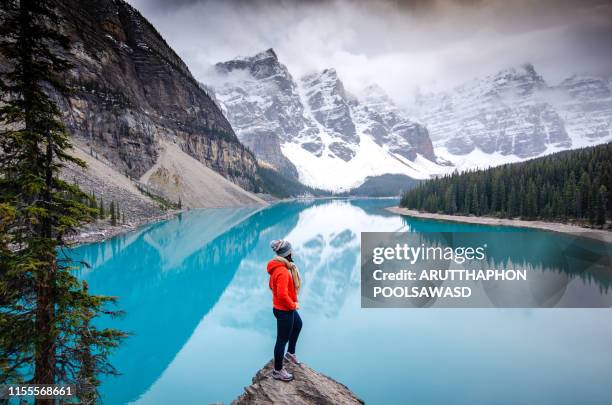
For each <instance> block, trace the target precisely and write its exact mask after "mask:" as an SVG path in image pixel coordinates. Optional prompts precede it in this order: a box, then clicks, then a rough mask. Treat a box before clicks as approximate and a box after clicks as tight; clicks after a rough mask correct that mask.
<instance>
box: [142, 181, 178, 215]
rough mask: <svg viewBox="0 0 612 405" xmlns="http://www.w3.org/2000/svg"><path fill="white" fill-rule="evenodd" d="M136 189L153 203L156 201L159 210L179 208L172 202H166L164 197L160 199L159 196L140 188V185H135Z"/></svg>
mask: <svg viewBox="0 0 612 405" xmlns="http://www.w3.org/2000/svg"><path fill="white" fill-rule="evenodd" d="M136 188H137V189H138V190H139V191H140V192H141V193H142V194H144V195H146V196H147V197H149V198H150V199H152V200H153V201H156V202H157V203H158V204H159V208H161V209H162V210H168V209H178V208H179V206H178V204H176V203H174V202H173V201H170V200H168V199H167V198H165V197H162V196H161V195H158V194H155V193H153V192H152V191H150V190H148V189H146V188H145V187H143V186H140V185H138V184H136ZM181 204H182V203H181Z"/></svg>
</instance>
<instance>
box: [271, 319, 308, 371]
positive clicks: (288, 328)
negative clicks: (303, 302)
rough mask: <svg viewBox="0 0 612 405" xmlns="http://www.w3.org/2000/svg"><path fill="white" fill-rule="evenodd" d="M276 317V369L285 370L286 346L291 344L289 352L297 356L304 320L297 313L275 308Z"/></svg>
mask: <svg viewBox="0 0 612 405" xmlns="http://www.w3.org/2000/svg"><path fill="white" fill-rule="evenodd" d="M272 310H273V312H274V317H276V344H275V345H274V369H275V370H280V369H282V368H283V357H284V356H285V345H286V344H287V342H289V347H288V349H287V351H288V352H289V353H292V354H295V344H296V343H297V340H298V337H299V336H300V331H301V330H302V318H300V314H298V312H297V311H281V310H279V309H276V308H273V309H272Z"/></svg>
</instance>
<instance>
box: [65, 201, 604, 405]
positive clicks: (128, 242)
mask: <svg viewBox="0 0 612 405" xmlns="http://www.w3.org/2000/svg"><path fill="white" fill-rule="evenodd" d="M394 203H396V201H393V200H351V201H347V200H328V201H317V202H311V203H303V202H293V203H282V204H278V205H275V206H273V207H270V208H267V209H263V210H257V209H255V208H243V209H211V210H195V211H191V212H188V213H184V214H182V215H180V217H179V218H177V219H175V220H171V221H167V222H164V223H159V224H155V225H153V226H150V227H148V228H145V229H142V230H139V231H136V232H133V233H130V234H127V235H123V236H120V237H118V238H114V239H112V240H109V241H106V242H102V243H96V244H90V245H85V246H81V247H78V248H76V249H74V250H73V252H72V255H73V257H74V258H77V259H81V260H86V261H88V262H89V263H90V264H91V266H92V267H91V268H90V269H86V270H83V271H82V276H83V277H84V278H85V279H86V280H87V281H88V282H89V285H90V289H91V290H92V292H94V293H101V294H107V295H113V296H117V297H118V298H119V307H120V309H122V310H124V311H126V315H125V316H124V317H123V318H122V319H119V320H106V321H104V322H103V323H104V324H105V325H110V326H113V327H118V328H120V329H123V330H126V331H130V332H132V334H133V335H132V336H131V337H130V338H129V339H128V340H127V341H126V342H125V343H124V344H123V345H122V346H121V348H120V349H119V350H117V351H116V352H115V354H114V355H113V356H112V359H111V360H112V362H113V364H114V365H115V366H116V367H117V368H118V370H119V371H120V372H121V373H122V375H121V376H119V377H109V378H105V379H104V382H103V385H102V388H101V389H102V392H103V397H104V401H105V403H107V404H123V403H128V402H136V403H142V404H168V403H180V404H207V403H211V402H216V401H223V402H225V403H229V402H231V400H232V399H233V398H235V397H236V396H237V395H238V394H240V393H241V391H242V389H243V387H244V386H245V385H248V384H249V383H250V380H251V377H252V376H253V374H254V372H255V371H256V370H258V369H259V368H260V367H262V366H263V365H264V364H265V363H266V362H267V361H268V360H269V359H270V358H271V355H272V347H273V344H274V338H275V320H274V318H273V316H272V311H271V296H270V292H269V289H268V275H267V273H266V271H265V265H266V262H267V261H268V260H269V259H270V258H271V251H270V248H269V241H270V240H272V239H278V238H286V239H288V240H290V241H291V242H292V243H293V245H294V251H295V254H294V256H295V259H296V262H297V264H298V266H299V267H300V269H301V271H302V275H303V279H304V287H303V290H302V292H301V295H300V303H301V310H300V314H301V316H302V319H303V321H304V329H303V331H302V335H301V337H300V341H299V343H298V355H299V356H300V357H301V359H302V360H303V361H305V362H306V363H308V364H309V365H310V366H312V367H314V368H316V369H317V370H319V371H321V372H323V373H326V374H328V375H330V376H332V377H333V378H335V379H337V380H338V381H341V382H343V383H344V384H346V385H347V386H348V387H349V388H351V389H352V390H353V391H354V392H355V393H356V394H357V395H358V396H360V397H361V398H362V399H364V400H365V401H366V403H369V404H404V403H414V404H450V403H452V404H476V403H482V404H493V403H494V404H610V403H612V394H611V392H612V391H611V390H610V383H611V382H612V322H611V319H612V310H611V309H529V310H525V309H521V310H515V309H435V308H430V309H362V308H361V307H360V284H359V283H360V282H359V280H360V271H359V234H360V232H362V231H398V230H410V231H415V232H432V231H436V232H442V231H482V230H487V231H499V232H507V231H517V230H516V229H509V228H503V227H487V226H479V225H467V224H457V223H445V222H439V221H428V220H414V219H405V218H401V217H399V216H395V215H391V214H389V213H387V212H386V211H385V210H383V207H385V206H389V205H393V204H394ZM530 232H533V234H534V235H536V234H537V232H536V231H530ZM550 235H552V234H550ZM539 236H540V237H541V235H539ZM500 237H501V235H500ZM550 237H551V238H563V236H561V235H556V234H554V236H550ZM508 254H509V255H510V254H511V255H512V256H513V259H514V260H516V259H517V256H518V258H521V255H523V253H522V250H521V249H517V248H515V247H512V246H508ZM522 260H525V261H529V260H536V259H534V257H533V255H527V254H525V255H524V257H522ZM534 265H535V264H534ZM538 265H542V263H538ZM544 265H545V266H546V264H544ZM553 270H555V271H556V272H558V273H559V274H562V273H564V272H568V271H569V272H570V273H571V269H567V268H565V269H564V268H559V269H553ZM567 277H570V278H571V279H572V280H573V282H575V283H578V284H580V285H581V286H582V287H585V288H586V287H589V288H590V287H592V288H593V291H595V292H594V294H600V295H601V296H602V297H609V295H610V292H609V290H610V285H611V277H610V274H596V275H592V276H589V277H585V276H584V275H576V274H569V275H568V276H567Z"/></svg>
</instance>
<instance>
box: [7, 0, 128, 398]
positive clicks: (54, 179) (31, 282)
mask: <svg viewBox="0 0 612 405" xmlns="http://www.w3.org/2000/svg"><path fill="white" fill-rule="evenodd" d="M0 20H1V25H0V55H1V58H2V59H3V63H4V64H5V66H6V68H5V69H2V71H1V72H0V88H1V90H2V91H1V94H2V96H1V97H2V100H1V101H2V102H1V103H0V128H1V129H0V131H1V132H0V216H2V222H1V225H0V255H2V260H1V261H0V267H2V272H1V273H0V305H1V306H2V310H0V367H1V368H2V370H1V372H0V383H11V382H26V378H28V375H30V373H31V379H28V380H27V382H31V383H34V384H55V383H70V382H75V381H76V380H77V379H78V377H77V376H76V372H75V370H78V369H79V368H80V367H81V364H80V362H79V358H78V357H77V356H74V355H72V353H73V349H74V347H75V345H76V344H77V341H78V334H77V333H76V330H77V328H78V327H83V324H82V317H81V314H83V313H84V312H88V313H90V314H92V316H97V315H98V314H99V313H100V311H101V310H102V307H103V306H105V305H106V304H108V303H109V302H110V301H112V299H111V298H108V297H102V296H94V295H90V294H88V293H86V292H83V290H82V288H81V283H80V281H79V279H77V278H76V277H75V276H74V275H73V274H72V269H73V266H74V264H73V263H72V261H71V260H70V259H69V258H68V257H66V255H65V254H63V253H62V254H60V253H59V252H60V248H61V247H62V246H63V245H64V242H63V237H64V235H66V234H67V233H68V232H71V231H72V230H74V229H75V227H77V226H78V225H79V224H80V223H82V222H84V221H87V220H90V219H91V216H92V214H93V212H92V210H90V209H89V208H88V207H87V206H86V205H84V204H82V203H80V202H79V201H78V199H74V198H70V197H71V196H79V197H85V194H84V193H83V192H82V191H81V190H79V189H78V187H77V186H75V185H72V184H69V183H68V182H66V181H63V180H62V179H61V178H60V176H59V173H60V170H61V169H62V167H63V166H64V165H65V164H67V163H72V164H74V165H76V166H81V167H84V165H85V163H84V162H83V161H81V160H79V159H77V158H75V157H73V156H71V155H69V154H68V150H69V147H70V142H69V138H68V134H67V133H66V130H65V127H64V125H63V123H62V122H61V121H60V119H59V117H60V112H59V109H58V107H57V105H56V104H55V102H54V101H53V100H52V99H51V98H50V97H49V95H48V93H47V91H48V90H49V89H50V88H53V89H55V91H57V92H59V93H66V92H67V91H68V89H67V88H66V87H65V84H64V80H63V78H62V76H61V74H62V72H64V71H65V70H66V69H68V67H69V64H68V63H67V62H66V61H65V60H64V59H62V58H61V57H60V56H58V54H57V52H58V50H59V49H62V48H63V49H66V48H67V46H68V40H67V38H66V37H64V36H63V35H62V34H61V33H60V32H59V31H58V30H57V28H56V27H57V26H58V24H59V18H58V16H57V15H56V14H55V11H54V9H53V8H52V6H51V5H50V2H46V1H35V0H5V1H3V10H2V13H0ZM9 245H10V246H11V249H8V248H7V246H9ZM86 329H87V333H88V334H89V336H90V337H91V339H92V340H91V342H92V347H95V350H96V358H95V363H94V371H95V372H99V371H107V372H112V371H113V369H112V367H111V366H110V365H109V364H108V363H107V361H106V358H107V355H108V350H109V349H110V348H112V347H113V346H115V345H116V344H117V342H118V340H119V339H120V338H121V337H122V336H123V334H122V333H120V332H118V331H115V330H110V329H105V330H100V329H98V328H97V327H95V326H92V325H88V326H86ZM52 402H53V400H45V399H36V403H52Z"/></svg>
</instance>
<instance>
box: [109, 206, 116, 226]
mask: <svg viewBox="0 0 612 405" xmlns="http://www.w3.org/2000/svg"><path fill="white" fill-rule="evenodd" d="M110 223H111V225H112V226H116V225H117V214H116V213H115V202H114V201H111V203H110Z"/></svg>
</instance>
